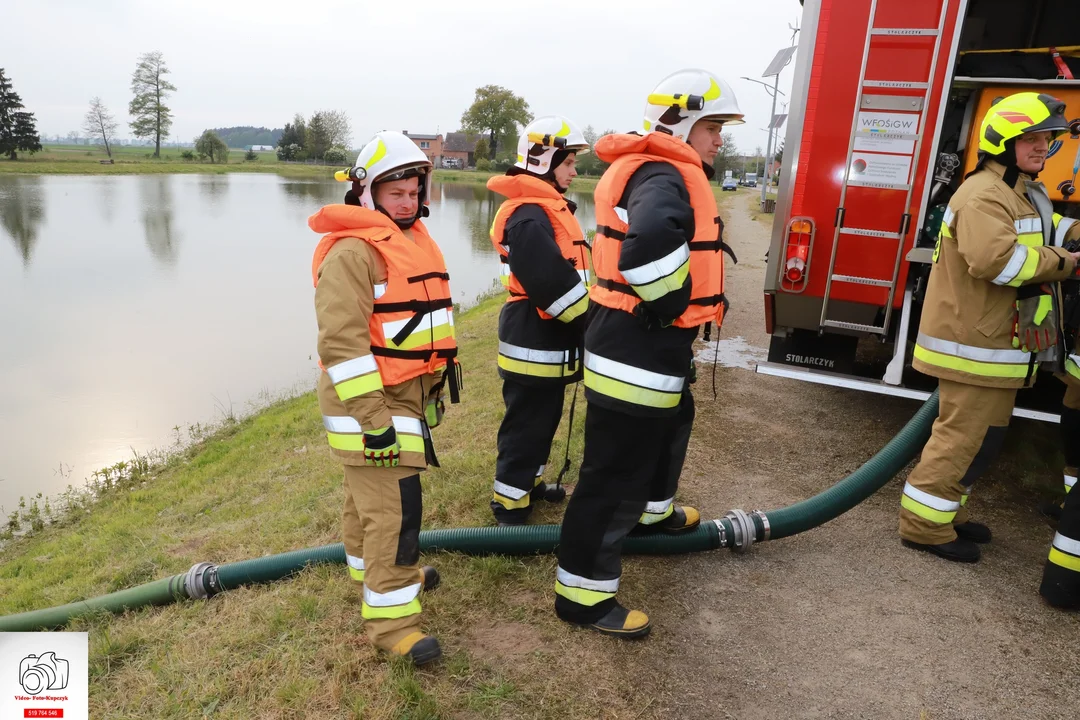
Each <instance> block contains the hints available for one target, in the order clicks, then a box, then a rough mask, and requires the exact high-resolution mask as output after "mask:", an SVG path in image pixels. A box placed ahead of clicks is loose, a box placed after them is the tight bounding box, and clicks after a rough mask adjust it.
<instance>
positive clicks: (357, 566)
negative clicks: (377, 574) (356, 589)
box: [345, 554, 364, 570]
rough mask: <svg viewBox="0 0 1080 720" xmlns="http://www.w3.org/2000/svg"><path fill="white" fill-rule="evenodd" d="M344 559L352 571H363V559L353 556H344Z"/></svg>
mask: <svg viewBox="0 0 1080 720" xmlns="http://www.w3.org/2000/svg"><path fill="white" fill-rule="evenodd" d="M345 559H346V560H348V562H349V567H351V568H352V569H353V570H363V569H364V558H358V557H356V556H355V555H348V554H346V555H345Z"/></svg>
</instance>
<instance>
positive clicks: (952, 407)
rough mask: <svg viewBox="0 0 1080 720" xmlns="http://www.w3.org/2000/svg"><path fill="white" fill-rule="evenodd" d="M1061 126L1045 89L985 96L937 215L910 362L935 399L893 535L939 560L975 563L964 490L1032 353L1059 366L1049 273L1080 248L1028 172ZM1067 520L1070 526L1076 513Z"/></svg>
mask: <svg viewBox="0 0 1080 720" xmlns="http://www.w3.org/2000/svg"><path fill="white" fill-rule="evenodd" d="M1067 128H1068V123H1067V121H1066V116H1065V103H1063V102H1061V101H1060V100H1058V99H1056V98H1054V97H1052V96H1050V95H1045V94H1039V93H1034V92H1024V93H1017V94H1015V95H1010V96H1008V97H1006V98H1003V99H1001V100H1000V101H999V102H997V103H996V104H994V105H993V106H991V107H990V109H989V110H988V111H987V113H986V116H985V117H984V118H983V119H982V125H981V129H980V137H979V164H978V166H977V167H976V169H975V171H974V172H973V173H972V174H971V175H969V176H968V178H967V179H965V180H964V182H963V184H961V185H960V188H959V189H958V190H957V191H956V194H955V195H953V196H952V199H951V200H950V201H949V205H948V209H947V210H946V212H945V216H944V218H943V219H942V221H941V229H940V232H939V235H938V242H937V248H936V249H935V251H934V258H933V266H932V269H931V271H930V281H929V284H928V285H927V290H926V300H925V302H924V303H923V311H922V319H921V322H920V326H919V336H918V338H917V340H916V345H915V351H914V361H913V365H914V367H915V369H917V370H919V371H920V372H923V373H926V374H927V375H932V376H933V377H936V378H938V380H939V383H938V387H939V389H940V404H941V409H940V414H939V416H938V419H937V421H936V422H935V423H934V428H933V433H932V435H931V437H930V440H929V442H928V443H927V444H926V447H925V448H924V449H923V452H922V458H921V459H920V461H919V464H918V465H917V466H916V467H915V469H914V470H913V471H912V473H911V475H910V476H909V478H908V481H907V483H906V484H905V485H904V490H903V495H902V497H901V503H900V504H901V509H900V537H901V538H902V540H903V543H904V545H906V546H907V547H910V548H913V549H916V550H922V551H926V552H930V553H933V554H934V555H937V556H938V557H941V558H944V559H946V560H951V561H954V562H977V561H978V560H979V557H980V550H979V544H980V543H987V542H989V541H990V539H991V532H990V529H989V528H987V527H986V526H985V525H983V524H981V523H978V522H974V521H972V520H971V519H970V515H969V509H970V505H969V503H968V499H969V497H970V495H971V491H972V488H973V486H974V483H975V481H976V480H977V479H978V478H979V476H980V475H981V474H982V473H983V472H985V471H986V469H987V468H988V467H989V466H990V464H991V463H992V462H993V461H994V459H995V458H996V457H997V455H998V453H999V451H1000V449H1001V446H1002V442H1003V440H1004V437H1005V432H1006V430H1007V428H1008V425H1009V419H1010V417H1011V415H1012V411H1013V407H1014V405H1015V402H1016V391H1017V389H1019V388H1021V387H1027V386H1030V385H1031V384H1032V383H1034V381H1035V373H1036V371H1037V369H1038V368H1039V365H1040V363H1042V364H1043V366H1044V367H1048V368H1054V369H1056V370H1058V371H1059V372H1061V373H1062V374H1065V373H1066V370H1067V365H1068V363H1067V360H1068V355H1069V353H1068V352H1065V348H1064V340H1063V337H1062V332H1061V328H1062V326H1061V319H1062V312H1061V290H1060V287H1059V283H1060V281H1062V280H1065V279H1066V278H1069V277H1070V276H1072V275H1073V274H1074V273H1075V272H1076V269H1077V262H1078V260H1080V254H1078V253H1070V252H1069V251H1067V250H1066V249H1065V248H1064V247H1063V245H1064V244H1065V242H1066V241H1068V240H1070V239H1073V238H1075V237H1076V236H1077V235H1078V234H1080V225H1077V224H1076V223H1074V222H1072V221H1071V220H1069V219H1067V218H1062V216H1061V215H1058V214H1057V213H1055V212H1054V208H1053V205H1052V204H1051V201H1050V198H1049V196H1048V195H1047V192H1046V188H1045V187H1043V184H1042V183H1041V182H1039V181H1038V180H1037V179H1036V178H1037V177H1038V175H1039V173H1040V172H1041V171H1042V169H1043V164H1044V162H1045V160H1046V156H1047V153H1048V150H1049V145H1050V143H1051V142H1052V141H1053V139H1054V138H1055V137H1057V136H1058V135H1060V134H1062V133H1064V132H1066V130H1067ZM1073 367H1075V365H1073ZM1070 372H1071V371H1070ZM1075 381H1076V382H1080V371H1077V372H1076V378H1075ZM1076 521H1077V522H1076V524H1077V526H1078V527H1077V528H1076V529H1077V530H1080V513H1077V517H1076ZM1062 523H1063V528H1062V529H1063V531H1064V523H1065V520H1064V518H1063V520H1062ZM1077 541H1080V534H1077V535H1076V539H1075V540H1073V541H1072V543H1073V544H1074V545H1080V542H1077ZM1055 542H1056V541H1055ZM1070 547H1073V546H1070ZM1074 549H1075V547H1074ZM1053 559H1054V555H1053V553H1051V560H1053ZM1074 562H1075V563H1076V567H1075V568H1074V570H1075V571H1074V572H1072V576H1074V577H1076V578H1080V558H1074ZM1049 567H1050V566H1049V565H1048V568H1049ZM1073 582H1074V587H1073V592H1074V593H1075V592H1076V590H1077V589H1080V584H1076V583H1075V581H1073ZM1077 597H1078V598H1080V595H1078V596H1077Z"/></svg>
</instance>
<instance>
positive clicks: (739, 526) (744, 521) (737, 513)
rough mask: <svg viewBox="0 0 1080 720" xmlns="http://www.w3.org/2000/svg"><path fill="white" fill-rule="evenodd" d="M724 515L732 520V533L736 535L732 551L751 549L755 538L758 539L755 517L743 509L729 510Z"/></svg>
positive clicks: (733, 539) (738, 551)
mask: <svg viewBox="0 0 1080 720" xmlns="http://www.w3.org/2000/svg"><path fill="white" fill-rule="evenodd" d="M724 517H725V518H727V519H728V520H729V521H731V529H732V535H733V536H734V537H732V543H731V549H732V551H734V552H737V553H743V552H746V551H747V550H749V549H750V546H751V545H753V544H754V540H756V539H757V533H756V532H755V531H754V520H753V518H751V517H750V516H749V515H747V514H746V513H745V512H743V511H742V510H729V511H728V513H727V514H726V515H724Z"/></svg>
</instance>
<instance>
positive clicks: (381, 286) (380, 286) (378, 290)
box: [375, 283, 386, 300]
mask: <svg viewBox="0 0 1080 720" xmlns="http://www.w3.org/2000/svg"><path fill="white" fill-rule="evenodd" d="M385 294H386V283H376V284H375V299H376V300H378V299H379V298H381V297H382V296H383V295H385Z"/></svg>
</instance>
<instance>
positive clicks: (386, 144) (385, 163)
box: [334, 130, 432, 217]
mask: <svg viewBox="0 0 1080 720" xmlns="http://www.w3.org/2000/svg"><path fill="white" fill-rule="evenodd" d="M431 170H432V165H431V161H430V160H428V159H427V155H425V154H424V151H423V150H421V149H420V148H419V147H417V145H416V143H414V142H413V141H412V140H410V139H409V138H407V137H405V135H403V134H402V133H399V132H397V131H395V130H383V131H382V132H380V133H375V137H373V138H372V139H371V140H370V141H368V144H367V145H365V146H364V147H363V149H361V150H360V154H359V155H358V156H357V158H356V164H355V165H354V166H353V167H352V168H350V169H349V170H339V171H338V172H336V173H334V178H335V179H337V180H340V181H343V182H348V181H350V180H351V181H353V182H356V183H359V184H360V187H361V188H362V192H360V193H358V194H359V196H360V204H361V205H362V206H364V207H366V208H367V209H368V210H375V209H376V207H375V200H374V198H372V196H371V186H372V185H374V184H375V183H379V182H386V181H389V180H401V179H403V178H408V177H419V178H420V204H419V205H418V206H417V217H419V216H420V213H421V212H422V211H423V208H424V204H425V203H426V202H427V200H428V199H429V198H430V197H431Z"/></svg>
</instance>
